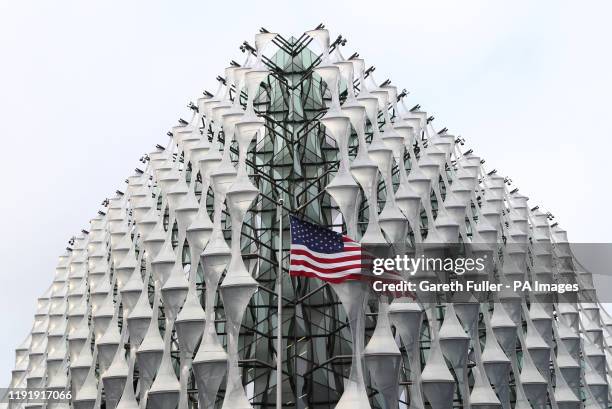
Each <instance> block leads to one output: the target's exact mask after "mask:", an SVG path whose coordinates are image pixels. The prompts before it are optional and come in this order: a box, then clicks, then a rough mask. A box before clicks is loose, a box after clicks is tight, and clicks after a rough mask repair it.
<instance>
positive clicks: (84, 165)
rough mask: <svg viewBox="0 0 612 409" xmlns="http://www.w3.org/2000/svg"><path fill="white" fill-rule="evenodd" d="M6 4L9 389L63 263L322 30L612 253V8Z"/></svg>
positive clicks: (3, 84)
mask: <svg viewBox="0 0 612 409" xmlns="http://www.w3.org/2000/svg"><path fill="white" fill-rule="evenodd" d="M371 3H372V4H373V5H370V6H368V5H366V4H365V3H363V4H362V3H361V2H360V1H336V0H334V1H330V0H326V1H318V0H317V1H314V0H309V1H307V2H302V3H300V4H298V2H297V1H291V2H288V1H278V2H268V1H261V0H260V1H250V2H246V1H245V2H239V1H231V2H230V1H218V2H210V1H209V2H204V1H164V2H161V1H86V2H84V1H64V0H55V1H43V0H41V1H36V2H35V1H30V0H13V1H10V0H0V136H1V137H2V146H3V152H4V154H3V158H2V160H0V175H1V179H0V180H1V181H2V193H1V194H0V195H1V196H0V199H1V200H0V215H1V218H2V219H1V220H2V224H1V226H2V230H1V232H2V238H1V239H0V260H2V267H1V270H0V311H2V313H1V314H0V328H2V330H1V333H2V336H1V337H0V386H3V385H7V384H8V382H9V379H10V371H11V369H12V367H13V358H14V352H13V351H14V348H15V347H16V346H17V345H18V344H19V343H21V341H22V340H23V338H24V337H25V335H26V334H27V332H28V331H29V330H30V328H31V325H32V319H33V314H34V307H35V300H36V298H37V297H38V296H40V295H41V294H42V292H43V291H44V290H45V289H46V288H47V287H48V285H49V284H50V282H51V280H52V278H53V273H54V268H55V264H56V262H57V256H58V255H59V254H60V253H61V252H62V250H63V248H64V247H65V246H66V244H67V241H68V239H69V238H70V237H71V236H72V235H73V234H76V233H78V232H79V231H80V230H81V229H82V228H87V227H88V220H89V219H90V218H91V217H93V216H94V215H95V213H96V211H97V210H98V208H99V205H100V202H101V201H102V200H103V199H104V198H105V197H107V196H111V195H112V193H113V192H114V191H115V189H117V188H123V187H124V184H123V180H124V179H125V178H126V177H127V176H128V175H129V174H131V172H132V170H133V168H134V167H136V166H138V165H140V163H139V162H138V158H139V157H140V156H141V155H142V154H143V153H145V152H148V151H150V150H151V148H152V147H153V146H154V145H155V144H156V143H162V144H165V143H166V142H167V137H166V135H165V134H166V131H168V130H169V128H170V127H171V126H172V125H174V124H175V123H176V120H177V119H178V118H179V117H180V116H183V117H185V118H188V116H189V113H188V112H187V109H186V108H185V106H186V104H187V103H188V102H189V101H190V100H195V99H196V98H197V97H198V96H199V95H201V91H202V90H203V89H204V88H206V89H209V90H211V91H214V89H216V81H215V80H214V78H215V77H216V76H217V75H219V74H221V73H222V71H223V68H224V67H225V66H226V65H228V63H229V61H230V60H231V59H236V60H237V61H242V60H243V58H244V57H243V55H242V54H241V53H240V51H239V50H238V46H239V45H240V44H241V43H242V41H243V40H249V41H250V42H251V43H252V38H253V34H254V33H255V32H257V31H258V29H259V27H261V26H264V27H266V28H267V29H268V30H270V31H277V32H280V33H282V34H283V35H285V36H289V35H291V34H295V35H299V34H301V33H302V32H303V31H305V30H307V29H311V28H314V27H315V26H316V25H317V24H318V23H320V22H323V23H325V24H326V25H327V27H328V28H329V29H330V31H331V33H332V38H335V36H336V35H337V34H338V33H341V34H343V35H344V36H345V37H346V38H347V39H348V44H347V46H346V47H345V48H344V50H343V53H344V54H345V55H350V54H351V53H352V52H353V51H358V52H359V53H360V55H361V56H362V57H363V58H365V59H366V63H367V64H374V65H376V67H377V70H376V78H377V80H378V81H380V82H382V81H383V80H384V79H386V78H391V79H392V81H393V83H394V84H395V85H397V86H398V87H399V88H400V89H401V88H407V89H408V90H409V91H411V95H410V96H409V99H408V103H410V104H413V103H414V104H416V103H420V104H421V105H422V107H423V108H424V109H426V110H427V111H428V112H430V113H431V114H433V115H435V117H436V121H435V124H436V126H437V128H441V127H443V126H447V127H448V128H449V130H450V132H451V133H454V134H460V135H462V136H464V137H465V138H466V139H467V141H468V144H469V145H470V147H473V148H474V150H475V152H476V153H477V154H478V155H480V156H482V157H483V158H485V159H486V160H487V165H488V166H489V168H493V167H495V168H497V169H498V171H499V172H500V174H502V175H507V176H510V177H511V178H512V179H513V181H514V182H515V184H516V185H517V186H519V187H520V189H521V192H522V193H524V194H526V195H528V196H529V197H530V198H531V199H532V200H531V201H530V203H531V204H532V205H541V206H542V207H543V208H545V209H546V210H550V211H552V212H553V214H554V215H555V216H557V220H558V221H559V222H560V224H561V225H562V226H563V227H564V228H565V229H567V230H568V231H569V237H570V240H572V241H579V242H610V241H611V240H610V239H611V235H612V234H611V233H610V231H611V229H610V227H612V226H610V219H609V217H608V216H607V214H608V209H609V204H610V202H611V199H612V197H611V194H610V188H609V187H610V182H609V177H606V176H604V172H605V171H606V170H607V169H605V167H606V166H605V165H606V164H607V161H609V151H610V148H611V147H612V143H611V142H610V130H609V126H610V125H609V124H608V123H607V121H608V118H609V114H608V111H609V109H610V97H611V96H612V79H611V78H612V77H611V73H612V56H611V55H610V53H609V51H605V50H609V49H610V44H609V43H610V42H611V41H612V25H611V24H610V22H609V18H610V15H612V14H611V11H612V3H610V2H605V1H601V2H594V1H583V2H565V1H523V0H521V1H461V2H458V1H449V2H440V1H430V0H428V1H422V0H419V1H401V2H400V1H398V2H397V4H393V3H392V2H387V1H382V0H376V1H373V2H371Z"/></svg>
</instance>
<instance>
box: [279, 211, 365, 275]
mask: <svg viewBox="0 0 612 409" xmlns="http://www.w3.org/2000/svg"><path fill="white" fill-rule="evenodd" d="M290 224H291V261H290V267H289V274H291V275H292V276H304V277H316V278H319V279H321V280H324V281H328V282H331V283H340V282H342V281H345V280H357V279H361V278H363V276H364V275H365V272H364V271H363V270H362V267H366V265H364V263H363V262H364V260H362V254H361V244H359V243H357V242H356V241H354V240H353V239H351V238H350V237H348V236H345V235H343V234H341V233H338V232H336V231H333V230H330V229H326V228H324V227H321V226H317V225H316V224H313V223H308V222H306V221H303V220H300V219H298V218H297V217H294V216H291V217H290Z"/></svg>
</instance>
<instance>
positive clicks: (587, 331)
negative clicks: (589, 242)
mask: <svg viewBox="0 0 612 409" xmlns="http://www.w3.org/2000/svg"><path fill="white" fill-rule="evenodd" d="M345 43H346V40H345V39H344V38H343V37H342V36H338V37H337V38H336V39H335V40H333V39H332V38H330V35H329V32H328V31H327V30H326V29H325V28H324V27H323V26H319V27H317V28H316V29H314V30H311V31H308V32H306V33H304V34H302V35H301V36H299V37H298V38H295V37H289V38H287V37H283V36H282V35H279V34H275V33H270V32H268V31H267V30H265V29H262V30H261V32H260V33H258V34H256V35H255V40H254V43H252V44H251V43H249V42H244V43H243V44H242V45H241V50H242V51H243V53H244V55H245V57H246V58H245V61H243V62H242V63H240V64H239V63H236V62H234V61H232V63H231V64H230V66H229V67H227V68H226V69H225V71H224V73H223V74H222V75H220V76H219V77H218V78H217V80H218V89H217V91H216V92H215V93H214V94H213V93H209V92H204V95H203V96H201V97H200V98H198V99H197V101H196V102H195V103H192V104H190V111H191V114H192V116H191V119H189V120H180V122H179V124H178V125H177V126H175V127H173V128H172V129H171V132H169V133H168V135H169V142H168V143H167V145H165V146H161V145H157V146H156V147H155V149H153V151H152V152H150V153H148V154H146V155H144V156H143V158H141V162H142V163H143V164H142V166H141V168H142V169H136V171H135V173H134V174H132V175H131V176H129V177H128V178H127V180H126V182H127V185H126V186H124V187H120V191H117V193H116V195H115V196H114V197H112V198H109V199H108V200H106V201H105V203H104V207H103V208H102V209H101V210H100V211H99V212H98V214H96V215H94V217H93V218H92V219H91V220H90V222H89V225H88V226H86V227H85V229H84V230H83V231H82V232H81V233H80V234H79V235H78V236H76V237H75V238H74V239H73V240H71V244H70V247H69V248H68V249H67V251H66V252H65V253H64V254H62V255H61V256H60V257H59V262H58V264H57V267H56V268H55V276H54V278H53V281H52V283H51V285H50V287H49V289H48V290H47V291H46V292H45V293H44V294H43V295H41V297H40V298H39V299H38V304H37V312H36V315H35V317H34V323H33V327H32V330H31V333H30V334H28V335H27V337H26V339H25V341H24V342H23V344H22V345H20V346H19V347H18V348H17V349H16V360H15V367H14V370H13V372H12V381H11V384H10V389H9V390H8V392H10V393H15V392H17V391H25V392H32V391H50V392H56V397H59V398H57V399H51V400H45V399H37V397H36V396H33V395H32V393H30V394H29V395H28V394H27V393H26V394H24V396H19V397H20V398H19V399H9V398H7V397H6V396H5V398H4V400H3V403H2V404H1V405H3V406H4V407H9V408H26V407H27V408H68V407H71V408H76V409H93V408H107V409H115V408H117V409H127V408H130V409H131V408H134V409H136V408H151V409H173V408H180V409H186V408H201V409H213V408H223V409H250V408H268V407H276V408H281V407H282V408H295V409H298V408H299V409H306V408H309V409H323V408H342V409H345V408H349V409H361V408H364V409H365V408H381V409H397V408H410V409H426V408H432V409H451V408H470V407H471V408H503V409H511V408H516V409H528V408H536V409H543V408H552V409H578V408H583V407H586V408H589V409H596V408H601V409H605V408H607V407H608V405H609V386H608V382H609V375H610V367H609V363H610V349H609V348H610V347H609V345H610V343H611V342H612V340H611V338H610V328H611V326H612V319H611V318H610V316H609V315H608V314H607V313H606V311H605V310H604V309H603V308H602V307H601V304H600V303H599V302H598V301H597V296H596V294H595V290H594V285H593V280H592V275H591V273H589V272H588V271H585V269H584V268H583V267H582V266H581V265H580V264H579V263H578V262H577V260H576V258H575V257H574V256H573V254H572V252H571V249H570V246H569V242H568V239H567V235H566V232H565V231H564V230H563V229H562V228H561V227H560V226H559V225H558V224H557V223H556V222H555V221H554V220H553V219H554V218H553V217H552V215H550V213H546V212H543V211H541V210H540V209H538V208H537V207H533V208H532V207H530V205H529V204H528V198H527V197H526V196H523V195H522V194H521V193H519V192H518V189H517V188H515V187H514V186H512V183H511V181H510V180H509V179H508V178H505V177H504V176H501V175H500V174H499V173H498V172H496V171H495V170H493V169H491V168H489V169H487V166H486V165H485V163H484V160H482V159H481V158H480V157H479V156H477V155H476V153H475V152H474V151H472V150H471V149H467V147H466V146H465V141H464V140H463V139H462V138H459V137H456V136H453V135H451V134H450V133H449V132H448V131H447V130H446V128H444V129H436V126H435V121H434V120H433V117H432V116H430V114H429V113H427V112H426V111H425V110H424V109H423V108H421V107H420V106H419V105H414V102H413V103H409V101H408V100H409V97H408V96H407V92H406V91H402V90H399V89H398V88H397V87H396V86H394V85H391V83H390V81H388V80H386V81H384V82H377V81H376V80H375V79H374V67H372V66H370V65H368V64H367V63H366V61H365V60H364V59H362V58H361V57H360V56H359V55H358V54H353V55H352V56H350V57H348V58H347V57H345V56H343V54H342V47H343V46H344V45H345ZM292 217H293V218H296V220H300V221H304V222H308V223H312V224H314V225H316V226H321V228H325V229H331V230H333V231H335V232H338V233H341V234H342V235H343V236H342V237H348V238H351V239H352V240H354V243H355V245H357V244H359V245H362V246H365V245H387V246H389V247H392V248H393V251H394V252H395V253H396V254H413V255H422V254H426V255H431V254H434V255H435V254H439V253H440V252H443V251H444V250H445V249H446V248H447V247H451V246H456V245H459V246H466V245H468V244H470V245H472V246H473V248H475V250H474V251H481V250H483V249H486V250H487V251H489V253H490V255H491V257H490V258H489V259H488V261H487V263H486V266H485V267H486V268H484V269H482V271H478V272H477V274H475V275H474V277H472V278H475V279H483V278H484V279H487V280H490V281H491V282H499V283H505V282H512V281H516V280H521V281H526V282H535V281H537V282H539V283H548V284H554V283H557V284H572V285H576V286H577V288H578V291H575V292H571V291H570V292H567V293H565V294H563V296H561V294H557V293H554V292H550V291H536V290H533V291H514V289H513V288H510V289H505V287H504V290H503V291H499V292H496V293H494V294H490V295H489V297H488V298H487V299H486V300H482V299H478V298H477V297H475V296H470V294H469V292H467V293H465V292H464V293H462V294H458V295H457V296H456V297H455V296H453V295H452V294H450V296H449V294H448V293H445V294H441V293H437V292H430V293H428V295H427V296H424V293H423V294H417V296H416V297H415V296H414V295H411V294H401V295H399V296H398V295H395V296H393V295H390V294H386V293H376V292H374V291H372V288H371V286H368V285H367V284H366V283H364V281H363V280H356V279H350V277H349V278H347V279H338V280H332V281H326V280H321V279H319V278H317V277H305V276H303V275H299V274H297V275H296V274H290V272H291V270H292V268H294V266H293V262H292V261H291V260H292V254H291V248H292V246H293V245H294V243H292V238H291V228H292V227H291V224H290V218H292ZM330 260H331V261H330ZM326 262H327V263H332V267H333V266H334V265H335V264H333V263H334V262H335V260H333V257H332V258H329V259H327V260H326ZM338 262H340V261H338ZM303 264H304V263H303ZM304 265H305V264H304ZM323 265H324V264H323V262H321V265H318V264H317V263H311V264H310V265H309V266H307V268H306V270H308V269H310V270H308V271H311V270H312V271H315V270H317V268H323V267H321V266H323ZM325 266H329V265H328V264H325ZM325 268H329V267H325ZM333 268H337V269H338V270H337V271H339V272H342V268H340V267H337V266H336V267H333ZM306 270H304V269H303V270H302V272H304V271H306ZM424 274H427V277H428V279H429V280H430V281H433V282H450V281H453V280H454V279H455V278H456V277H455V275H454V274H453V273H452V272H450V273H449V272H439V271H428V272H426V273H424ZM421 296H423V297H421ZM26 395H27V396H26ZM62 397H63V398H62Z"/></svg>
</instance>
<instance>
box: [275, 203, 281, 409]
mask: <svg viewBox="0 0 612 409" xmlns="http://www.w3.org/2000/svg"><path fill="white" fill-rule="evenodd" d="M276 214H277V217H278V271H277V273H276V291H277V293H276V294H277V295H276V298H277V302H278V305H277V310H276V316H277V323H276V409H282V407H283V353H282V350H283V329H282V324H283V199H279V201H278V203H277V208H276Z"/></svg>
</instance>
